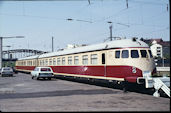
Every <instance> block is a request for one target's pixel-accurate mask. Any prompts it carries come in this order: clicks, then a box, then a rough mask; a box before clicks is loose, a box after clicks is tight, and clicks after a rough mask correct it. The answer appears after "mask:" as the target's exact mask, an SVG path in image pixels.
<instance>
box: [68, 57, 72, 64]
mask: <svg viewBox="0 0 171 113" xmlns="http://www.w3.org/2000/svg"><path fill="white" fill-rule="evenodd" d="M68 64H69V65H72V57H68Z"/></svg>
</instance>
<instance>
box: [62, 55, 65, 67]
mask: <svg viewBox="0 0 171 113" xmlns="http://www.w3.org/2000/svg"><path fill="white" fill-rule="evenodd" d="M62 65H65V57H63V58H62Z"/></svg>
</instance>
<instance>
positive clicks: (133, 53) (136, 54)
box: [131, 50, 139, 58]
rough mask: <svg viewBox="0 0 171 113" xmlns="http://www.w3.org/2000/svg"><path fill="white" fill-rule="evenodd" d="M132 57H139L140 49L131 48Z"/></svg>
mask: <svg viewBox="0 0 171 113" xmlns="http://www.w3.org/2000/svg"><path fill="white" fill-rule="evenodd" d="M131 57H132V58H139V54H138V50H131Z"/></svg>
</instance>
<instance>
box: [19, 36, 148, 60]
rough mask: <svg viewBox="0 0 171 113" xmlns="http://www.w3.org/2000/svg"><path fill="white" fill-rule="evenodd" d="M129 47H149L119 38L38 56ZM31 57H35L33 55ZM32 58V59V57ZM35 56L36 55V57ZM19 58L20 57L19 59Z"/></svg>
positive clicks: (138, 41) (140, 42)
mask: <svg viewBox="0 0 171 113" xmlns="http://www.w3.org/2000/svg"><path fill="white" fill-rule="evenodd" d="M130 47H145V48H146V47H149V46H148V45H147V44H146V43H145V42H143V41H141V40H139V39H136V40H133V39H121V40H114V41H109V42H104V43H100V44H93V45H88V46H83V47H77V48H73V49H66V50H63V51H57V52H51V53H45V54H42V55H40V56H38V58H46V57H52V56H60V55H67V54H75V53H83V52H89V51H97V50H105V49H111V48H130ZM33 58H35V57H34V56H33ZM33 58H32V59H33ZM36 58H37V57H36ZM25 59H31V57H29V58H28V57H26V58H25ZM19 60H21V59H19Z"/></svg>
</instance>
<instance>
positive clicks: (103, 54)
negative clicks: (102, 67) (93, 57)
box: [102, 53, 105, 64]
mask: <svg viewBox="0 0 171 113" xmlns="http://www.w3.org/2000/svg"><path fill="white" fill-rule="evenodd" d="M102 64H105V53H102Z"/></svg>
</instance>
